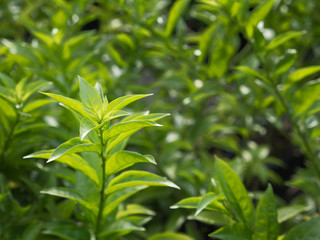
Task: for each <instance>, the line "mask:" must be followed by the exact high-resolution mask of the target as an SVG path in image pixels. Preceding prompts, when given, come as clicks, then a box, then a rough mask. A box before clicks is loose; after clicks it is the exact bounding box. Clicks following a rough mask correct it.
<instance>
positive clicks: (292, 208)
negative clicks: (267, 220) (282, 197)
mask: <svg viewBox="0 0 320 240" xmlns="http://www.w3.org/2000/svg"><path fill="white" fill-rule="evenodd" d="M309 209H310V206H306V205H299V204H294V205H289V206H285V207H281V208H279V209H278V222H279V223H283V222H285V221H287V220H289V219H290V218H293V217H295V216H297V215H298V214H300V213H302V212H305V211H308V210H309Z"/></svg>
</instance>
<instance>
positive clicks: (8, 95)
mask: <svg viewBox="0 0 320 240" xmlns="http://www.w3.org/2000/svg"><path fill="white" fill-rule="evenodd" d="M0 97H2V98H3V99H5V100H7V101H8V102H10V103H13V104H16V97H15V92H14V91H13V90H12V89H9V88H5V87H2V86H0Z"/></svg>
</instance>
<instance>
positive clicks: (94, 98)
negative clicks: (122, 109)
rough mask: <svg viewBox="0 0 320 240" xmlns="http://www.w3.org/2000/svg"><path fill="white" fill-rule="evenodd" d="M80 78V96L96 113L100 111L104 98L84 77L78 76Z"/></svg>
mask: <svg viewBox="0 0 320 240" xmlns="http://www.w3.org/2000/svg"><path fill="white" fill-rule="evenodd" d="M78 79H79V91H80V98H81V101H82V103H83V104H84V105H85V106H87V107H89V108H90V109H92V110H93V111H94V112H95V113H98V112H99V110H101V108H102V100H101V98H100V95H99V93H98V92H97V91H96V89H95V88H94V87H93V86H91V85H90V84H89V83H88V82H87V81H86V80H84V79H83V78H82V77H80V76H78Z"/></svg>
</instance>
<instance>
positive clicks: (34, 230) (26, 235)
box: [21, 222, 43, 240]
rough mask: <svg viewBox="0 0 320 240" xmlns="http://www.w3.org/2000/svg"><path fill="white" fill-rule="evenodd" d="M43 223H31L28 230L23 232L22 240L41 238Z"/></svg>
mask: <svg viewBox="0 0 320 240" xmlns="http://www.w3.org/2000/svg"><path fill="white" fill-rule="evenodd" d="M42 226H43V223H42V222H33V223H31V224H30V225H29V226H28V227H27V228H26V230H24V231H23V235H22V238H21V240H36V239H38V237H39V234H40V231H41V229H42Z"/></svg>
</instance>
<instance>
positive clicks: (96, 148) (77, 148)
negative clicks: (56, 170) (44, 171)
mask: <svg viewBox="0 0 320 240" xmlns="http://www.w3.org/2000/svg"><path fill="white" fill-rule="evenodd" d="M100 151H101V148H100V145H99V144H94V143H91V142H90V141H88V140H85V139H84V140H82V141H81V139H80V138H79V137H75V138H72V139H70V140H68V141H66V142H64V143H62V144H61V145H60V146H58V147H57V148H56V149H55V150H54V151H53V153H52V154H51V156H50V158H49V159H48V161H47V162H51V161H54V160H55V159H57V158H59V157H61V156H63V155H68V154H72V153H77V152H97V153H99V152H100Z"/></svg>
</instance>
